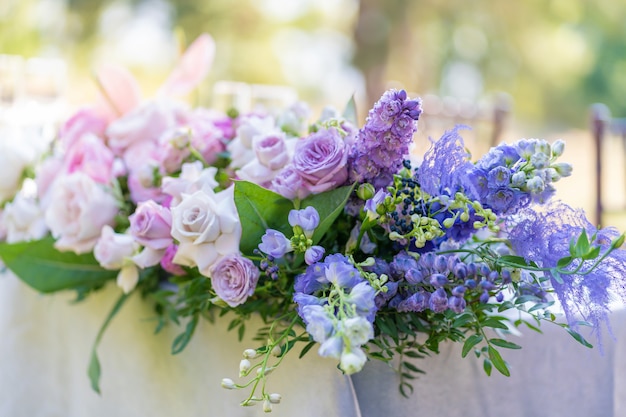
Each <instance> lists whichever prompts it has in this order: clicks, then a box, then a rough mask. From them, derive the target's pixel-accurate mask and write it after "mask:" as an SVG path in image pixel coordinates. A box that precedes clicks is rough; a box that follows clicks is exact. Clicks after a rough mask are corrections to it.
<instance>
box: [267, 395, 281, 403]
mask: <svg viewBox="0 0 626 417" xmlns="http://www.w3.org/2000/svg"><path fill="white" fill-rule="evenodd" d="M282 398H283V397H282V396H281V395H280V394H278V393H276V392H275V393H273V394H270V397H269V400H270V402H271V403H272V404H279V403H280V400H282Z"/></svg>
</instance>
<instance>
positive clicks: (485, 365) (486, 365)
mask: <svg viewBox="0 0 626 417" xmlns="http://www.w3.org/2000/svg"><path fill="white" fill-rule="evenodd" d="M483 369H484V370H485V373H486V374H487V376H491V370H492V365H491V361H490V360H489V359H486V358H485V360H484V361H483Z"/></svg>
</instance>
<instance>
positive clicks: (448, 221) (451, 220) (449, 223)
mask: <svg viewBox="0 0 626 417" xmlns="http://www.w3.org/2000/svg"><path fill="white" fill-rule="evenodd" d="M454 220H455V219H454V217H448V218H447V219H445V220H444V221H443V227H445V228H446V229H449V228H451V227H452V226H454Z"/></svg>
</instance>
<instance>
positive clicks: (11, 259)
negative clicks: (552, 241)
mask: <svg viewBox="0 0 626 417" xmlns="http://www.w3.org/2000/svg"><path fill="white" fill-rule="evenodd" d="M0 258H2V261H3V262H4V264H5V265H6V267H7V268H8V269H10V270H11V272H13V273H14V274H15V275H16V276H17V277H18V278H19V279H21V280H22V281H24V282H25V283H26V284H28V285H29V286H31V287H32V288H34V289H35V290H37V291H39V292H42V293H52V292H55V291H60V290H66V289H77V290H80V289H82V290H86V289H91V288H95V287H99V286H102V285H103V284H104V283H105V282H106V281H109V280H111V279H114V278H115V277H116V276H117V271H109V270H106V269H103V268H102V267H101V266H100V265H99V264H98V262H97V261H96V260H95V258H94V257H93V254H91V253H88V254H83V255H76V254H75V253H73V252H60V251H58V250H57V249H55V248H54V240H53V239H52V238H46V239H42V240H38V241H31V242H20V243H14V244H8V243H0Z"/></svg>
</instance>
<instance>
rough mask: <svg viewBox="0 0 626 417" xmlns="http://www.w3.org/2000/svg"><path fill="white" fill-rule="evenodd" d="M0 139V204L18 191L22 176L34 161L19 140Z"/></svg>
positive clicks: (32, 155)
mask: <svg viewBox="0 0 626 417" xmlns="http://www.w3.org/2000/svg"><path fill="white" fill-rule="evenodd" d="M7 139H12V138H0V167H2V175H0V203H2V202H4V201H7V200H10V199H11V198H13V196H14V195H15V194H16V193H17V192H18V190H19V189H20V184H21V181H22V174H23V173H24V169H26V167H28V166H29V165H30V164H31V163H32V162H33V160H34V158H35V155H34V152H33V151H32V150H31V149H30V148H28V147H26V146H24V144H23V141H21V140H17V141H16V140H12V141H9V140H7ZM18 139H19V138H18Z"/></svg>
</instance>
